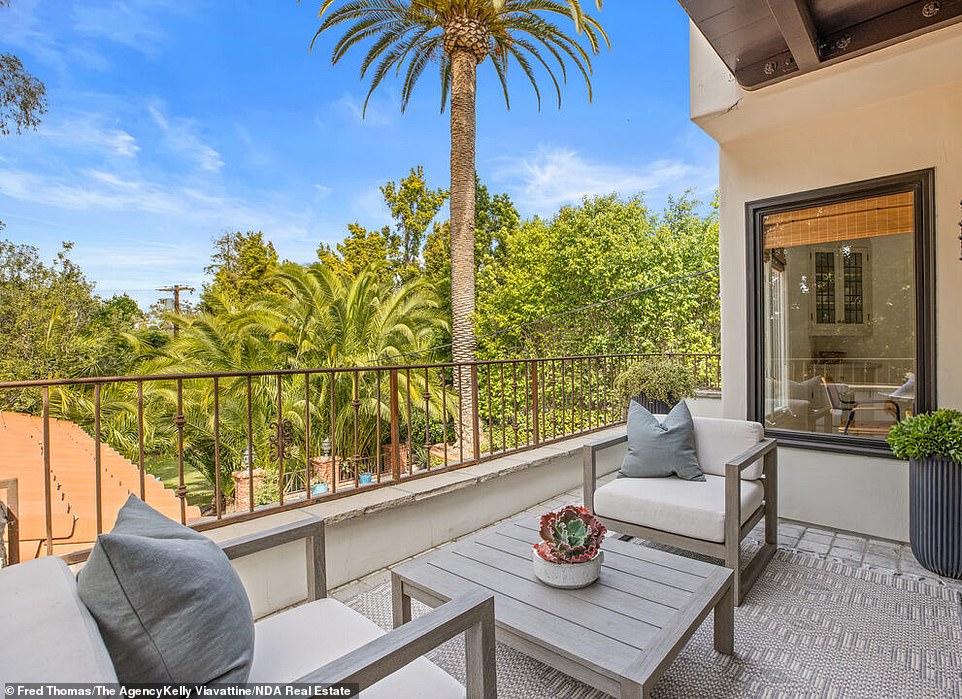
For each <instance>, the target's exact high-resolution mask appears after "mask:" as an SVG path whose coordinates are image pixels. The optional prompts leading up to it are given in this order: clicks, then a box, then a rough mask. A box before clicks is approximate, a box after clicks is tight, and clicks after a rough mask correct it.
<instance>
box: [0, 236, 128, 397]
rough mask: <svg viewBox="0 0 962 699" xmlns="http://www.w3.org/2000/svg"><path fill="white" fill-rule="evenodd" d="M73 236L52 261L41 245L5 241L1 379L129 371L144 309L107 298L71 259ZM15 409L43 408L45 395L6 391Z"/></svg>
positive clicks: (0, 272)
mask: <svg viewBox="0 0 962 699" xmlns="http://www.w3.org/2000/svg"><path fill="white" fill-rule="evenodd" d="M71 248H72V244H71V243H64V245H63V248H62V249H61V250H60V252H58V253H57V256H56V257H55V258H54V260H53V261H52V262H51V263H46V262H44V261H43V260H41V259H40V255H39V252H38V251H37V249H36V248H34V247H31V246H29V245H16V244H14V243H11V242H9V241H5V240H4V241H0V380H6V381H22V380H29V379H51V378H62V377H83V376H98V375H100V376H102V375H105V374H117V373H124V372H125V371H126V370H127V369H128V368H129V366H130V352H129V343H130V342H131V341H133V338H132V336H131V334H130V333H132V332H133V330H134V329H133V324H134V322H135V321H136V319H137V318H138V317H139V315H140V311H139V309H138V308H137V305H136V304H135V303H134V302H133V301H132V300H131V299H130V298H129V297H124V296H119V297H114V298H113V299H110V300H108V301H101V300H100V299H99V298H98V297H97V296H95V295H94V294H93V284H91V283H90V282H89V281H88V280H87V278H86V277H85V276H84V274H83V271H82V270H81V269H80V267H78V266H77V265H76V264H75V263H74V262H72V261H71V260H70V257H69V253H70V250H71ZM0 400H2V401H3V404H4V405H5V406H6V407H8V408H12V409H15V410H26V411H31V410H34V409H36V406H37V404H38V401H39V394H37V393H36V392H30V391H19V392H16V393H7V394H4V395H3V396H0Z"/></svg>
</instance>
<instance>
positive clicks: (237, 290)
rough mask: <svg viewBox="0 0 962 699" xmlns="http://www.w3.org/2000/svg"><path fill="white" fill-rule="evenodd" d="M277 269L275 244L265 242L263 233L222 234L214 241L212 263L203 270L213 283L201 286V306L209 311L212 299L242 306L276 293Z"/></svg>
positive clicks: (278, 264) (237, 232)
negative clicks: (274, 281) (274, 282)
mask: <svg viewBox="0 0 962 699" xmlns="http://www.w3.org/2000/svg"><path fill="white" fill-rule="evenodd" d="M279 267H280V263H279V262H278V259H277V252H276V251H275V250H274V244H273V243H271V242H270V241H267V242H265V241H264V234H263V233H262V232H260V231H257V232H256V233H255V232H254V231H247V232H246V233H241V232H240V231H233V232H229V233H225V234H224V235H222V236H221V237H220V238H218V239H217V240H215V241H214V253H213V255H211V264H210V265H208V266H207V267H206V268H205V269H204V272H206V273H207V274H210V275H213V280H212V281H211V283H210V284H205V285H204V290H203V292H202V293H201V301H202V305H203V306H204V308H205V309H209V308H210V307H211V299H212V298H213V297H215V296H222V297H224V298H225V299H230V300H234V301H237V302H238V303H240V304H242V305H243V304H246V303H250V302H252V301H257V300H260V299H263V298H265V297H267V296H269V295H270V294H272V293H275V292H276V289H275V287H274V286H273V282H272V279H273V277H274V274H275V273H276V272H277V271H278V269H279Z"/></svg>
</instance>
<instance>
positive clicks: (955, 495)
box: [909, 457, 962, 579]
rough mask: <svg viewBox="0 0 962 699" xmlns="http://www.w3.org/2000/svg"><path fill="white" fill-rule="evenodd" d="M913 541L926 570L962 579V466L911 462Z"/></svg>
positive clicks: (944, 460)
mask: <svg viewBox="0 0 962 699" xmlns="http://www.w3.org/2000/svg"><path fill="white" fill-rule="evenodd" d="M909 539H910V541H911V544H912V553H914V554H915V557H916V558H917V559H918V560H919V563H921V564H922V565H923V566H924V567H925V568H926V569H928V570H931V571H932V572H933V573H938V574H939V575H942V576H945V577H949V578H959V579H962V464H959V463H957V462H955V461H953V460H952V459H950V458H948V457H941V458H928V459H911V460H910V461H909Z"/></svg>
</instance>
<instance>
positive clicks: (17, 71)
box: [0, 0, 47, 135]
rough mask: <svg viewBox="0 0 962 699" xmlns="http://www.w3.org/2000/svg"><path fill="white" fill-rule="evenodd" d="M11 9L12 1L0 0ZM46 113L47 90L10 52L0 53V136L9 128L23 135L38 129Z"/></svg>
mask: <svg viewBox="0 0 962 699" xmlns="http://www.w3.org/2000/svg"><path fill="white" fill-rule="evenodd" d="M6 7H10V0H0V8H6ZM46 111H47V90H46V88H45V87H44V84H43V83H42V82H40V80H38V79H37V78H35V77H34V76H32V75H30V73H28V72H27V69H26V68H24V66H23V62H22V61H21V60H20V59H19V58H17V57H16V56H14V55H13V54H11V53H0V134H3V135H8V134H9V133H10V127H11V126H13V128H14V129H15V130H16V132H17V133H18V134H19V133H23V130H24V129H36V128H37V127H38V126H39V125H40V118H41V117H42V116H43V115H44V114H45V113H46Z"/></svg>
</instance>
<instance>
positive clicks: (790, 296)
mask: <svg viewBox="0 0 962 699" xmlns="http://www.w3.org/2000/svg"><path fill="white" fill-rule="evenodd" d="M914 227H915V198H914V194H913V193H911V192H907V193H900V194H891V195H885V196H873V197H867V198H863V199H858V200H855V201H849V202H844V203H836V204H826V205H824V206H815V207H808V208H804V209H797V210H793V211H787V212H780V213H777V214H768V215H766V216H764V217H763V218H762V248H763V255H764V256H763V262H764V280H765V283H764V284H763V294H764V299H763V300H764V306H763V307H764V313H765V316H766V317H765V322H764V323H763V329H762V332H763V341H764V349H765V357H764V361H765V375H764V385H763V391H764V409H765V421H766V423H767V426H768V427H772V428H779V429H786V430H795V431H800V432H815V433H828V434H835V435H848V436H853V437H854V436H858V437H868V438H875V439H879V440H882V439H884V438H885V436H886V435H887V433H888V430H889V428H890V427H891V426H892V425H893V424H894V423H895V422H896V421H898V420H899V419H900V418H902V417H905V416H907V415H910V414H912V413H913V412H914V410H915V373H916V357H915V351H916V350H915V347H916V344H915V328H916V319H915V308H916V300H915V295H916V289H915V259H914V250H915V242H914V235H915V229H914Z"/></svg>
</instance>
